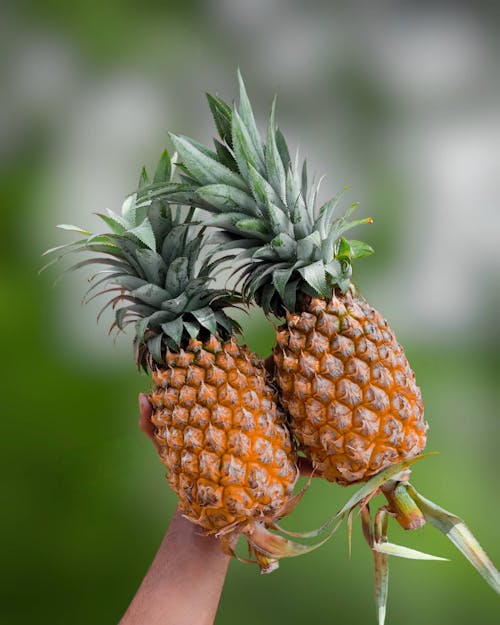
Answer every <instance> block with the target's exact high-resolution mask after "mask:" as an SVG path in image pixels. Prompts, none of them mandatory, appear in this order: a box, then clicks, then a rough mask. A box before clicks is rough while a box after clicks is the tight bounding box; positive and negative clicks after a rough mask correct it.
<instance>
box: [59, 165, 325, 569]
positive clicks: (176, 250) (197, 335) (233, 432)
mask: <svg viewBox="0 0 500 625" xmlns="http://www.w3.org/2000/svg"><path fill="white" fill-rule="evenodd" d="M171 171H172V164H171V160H170V158H169V156H168V154H167V153H164V154H163V156H162V158H161V160H160V162H159V165H158V168H157V171H156V174H155V177H154V180H153V182H154V183H155V184H169V181H170V177H171ZM148 183H149V180H148V177H147V174H146V172H145V171H144V170H143V172H142V175H141V179H140V187H139V191H138V193H137V194H136V195H133V196H131V197H129V198H127V200H126V201H125V203H124V205H123V208H122V214H121V216H119V215H116V214H114V213H112V212H111V211H108V213H107V214H102V215H100V217H101V218H102V219H103V221H104V222H105V223H106V224H107V225H108V226H109V227H110V229H111V232H110V233H107V234H99V235H92V234H91V233H90V232H88V231H85V230H82V229H81V228H78V227H75V226H67V225H63V226H61V227H62V228H64V229H67V230H68V229H69V230H76V231H77V232H79V233H80V234H83V235H84V238H83V239H81V240H79V241H77V242H75V243H70V244H69V245H66V246H60V247H58V248H54V249H52V250H49V251H48V252H49V253H57V257H56V258H55V259H54V260H57V258H59V257H60V256H61V255H64V254H66V253H74V252H84V251H88V252H91V253H92V254H93V256H92V258H90V259H88V260H84V261H81V262H79V263H76V264H75V265H74V266H73V269H74V268H80V267H84V266H87V265H93V264H97V265H103V266H104V267H106V269H105V270H104V271H100V272H98V273H97V274H95V276H93V278H92V279H91V280H92V285H91V287H90V289H89V292H88V293H87V296H89V295H90V294H92V297H95V296H97V295H103V294H108V293H112V294H113V296H112V297H111V298H110V299H109V301H108V302H107V304H106V306H105V307H104V308H107V307H109V306H112V307H113V309H114V317H115V320H114V322H113V325H112V328H116V329H117V330H118V331H119V330H123V329H125V328H126V327H127V326H129V325H134V326H135V338H134V351H135V360H136V363H137V365H138V366H140V367H142V368H143V369H144V370H145V371H150V372H151V374H152V378H153V383H154V388H153V390H152V393H151V395H150V402H151V404H152V407H153V412H152V419H151V421H152V423H153V424H154V426H155V441H156V443H157V448H158V452H159V455H160V458H161V460H162V462H163V463H164V464H165V466H166V467H167V469H168V474H167V479H168V483H169V484H170V486H171V488H172V489H173V490H174V492H175V493H176V494H177V496H178V499H179V507H180V509H181V511H182V512H183V514H184V515H185V516H186V517H187V518H188V519H190V520H191V521H192V522H193V523H196V524H197V525H200V526H201V527H202V528H203V529H204V530H205V531H206V533H211V534H216V535H217V536H218V537H219V539H220V541H221V544H222V548H223V549H224V551H225V552H226V553H228V554H231V555H235V551H234V549H235V545H236V542H237V540H238V537H239V536H240V535H244V536H245V537H246V539H247V542H248V545H249V550H250V553H251V555H252V554H253V555H254V557H255V560H254V561H256V562H257V563H258V565H259V566H260V568H261V571H262V572H270V571H272V570H273V569H274V568H276V567H277V565H278V560H279V558H281V557H284V556H293V555H298V554H300V553H305V552H307V551H310V550H311V549H312V548H314V546H305V545H301V544H298V543H293V542H292V541H290V540H288V539H286V538H283V537H281V536H279V535H275V534H271V533H270V532H269V530H268V529H267V528H269V527H273V526H274V524H275V522H276V521H277V520H278V519H280V518H281V517H283V516H284V515H285V514H287V513H288V512H289V511H290V510H291V509H292V508H293V507H294V505H295V504H296V503H297V502H298V500H299V499H300V496H301V494H300V493H299V494H298V495H295V496H293V489H294V486H295V483H296V481H297V478H298V468H297V463H296V460H297V458H296V452H295V449H294V447H293V444H292V441H291V437H290V434H289V432H288V429H287V428H286V426H285V423H284V416H283V413H282V411H281V409H280V408H279V407H278V405H277V402H276V391H275V389H274V388H273V387H272V386H271V384H270V383H269V380H268V378H267V373H266V370H265V368H264V365H263V362H262V361H260V360H259V359H258V358H257V357H256V356H255V355H254V354H252V353H251V352H250V351H249V350H248V349H247V348H246V347H244V346H241V345H239V344H238V342H237V340H236V337H235V332H237V331H239V326H238V324H237V323H236V322H235V321H234V320H233V319H232V318H231V317H230V316H229V315H228V313H227V310H228V309H229V308H231V307H234V306H236V305H237V304H239V303H240V302H241V297H240V296H239V295H237V294H236V293H232V292H230V291H228V290H226V289H215V288H212V287H211V286H210V283H211V282H212V280H213V277H214V274H215V273H216V272H217V271H218V270H219V269H220V262H221V261H218V260H213V258H212V257H211V256H210V254H207V253H206V251H205V250H206V246H207V241H206V236H205V232H204V229H203V228H200V227H199V225H198V222H197V221H195V220H194V219H193V214H194V209H189V210H188V211H187V213H186V214H184V213H183V211H182V210H181V209H180V208H178V209H177V210H176V211H175V212H174V211H173V210H172V207H171V205H170V204H169V203H168V202H166V201H164V200H161V199H155V200H150V199H149V196H148V192H147V191H146V187H147V185H148ZM95 254H101V256H95ZM52 262H54V261H52ZM102 274H104V276H102ZM101 287H102V288H103V290H101V291H98V292H97V293H95V295H94V292H95V291H96V289H99V288H101Z"/></svg>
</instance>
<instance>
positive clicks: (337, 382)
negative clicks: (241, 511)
mask: <svg viewBox="0 0 500 625" xmlns="http://www.w3.org/2000/svg"><path fill="white" fill-rule="evenodd" d="M238 78H239V85H240V98H239V106H236V105H235V106H233V107H231V106H229V105H228V104H227V103H225V102H224V101H223V100H222V99H221V98H219V97H215V96H211V95H208V100H209V106H210V109H211V112H212V115H213V117H214V121H215V124H216V127H217V130H218V133H219V138H218V139H215V141H214V147H215V150H212V149H209V148H207V147H206V146H203V145H201V144H200V143H198V142H197V141H195V140H193V139H190V138H189V137H186V136H183V135H174V134H171V138H172V141H173V143H174V145H175V147H176V150H177V152H178V153H179V155H180V159H181V163H180V164H179V166H180V169H181V172H182V173H181V175H180V180H179V181H178V182H177V183H170V184H168V185H162V184H158V185H155V184H153V185H151V186H150V187H149V194H150V197H151V198H154V197H160V198H163V199H166V200H167V201H170V202H180V203H186V204H189V205H191V206H196V207H198V208H200V209H204V210H205V211H207V212H208V213H209V214H210V216H209V217H208V218H207V219H206V220H205V224H206V225H207V226H209V227H211V228H213V229H214V234H213V235H212V239H211V240H212V242H213V243H216V244H217V245H218V246H219V248H218V249H219V251H220V252H222V253H228V254H230V255H231V254H232V255H234V257H235V262H236V261H240V265H239V267H238V266H237V267H236V270H235V273H236V274H237V275H238V276H239V282H238V284H242V292H243V294H244V296H245V297H246V298H248V299H249V300H253V301H254V302H255V303H257V305H259V306H260V307H261V308H262V309H263V310H264V312H265V313H266V314H267V315H271V314H272V315H275V316H277V317H284V320H285V323H284V324H283V325H280V326H279V327H278V328H277V330H276V346H275V348H274V350H273V355H272V356H273V358H272V361H273V365H274V366H273V368H274V376H275V382H276V384H277V386H278V389H279V393H280V401H281V404H282V406H283V407H284V408H285V409H286V410H287V412H288V415H289V427H290V429H291V432H292V435H293V437H294V438H296V440H297V441H298V443H299V446H300V447H299V448H300V451H301V452H302V453H303V454H304V455H305V456H306V457H307V458H309V459H310V460H311V461H312V464H313V468H314V471H315V473H316V475H320V476H323V477H324V478H326V479H327V480H329V481H331V482H336V483H338V484H341V485H344V486H345V485H349V484H355V483H362V482H367V483H366V484H364V485H363V486H362V487H361V488H360V490H359V491H358V492H357V493H356V494H355V495H353V496H352V497H351V498H350V499H349V501H348V503H347V504H346V506H344V508H342V510H341V511H340V512H339V513H338V514H337V515H335V516H334V517H333V518H332V520H331V523H333V521H334V520H335V519H339V520H341V519H343V518H344V517H347V518H348V523H349V527H350V523H351V521H352V513H353V511H354V509H355V508H356V507H359V508H360V512H361V520H362V525H363V530H364V535H365V537H366V540H367V542H368V544H369V545H370V547H371V549H372V551H373V555H374V560H375V573H376V574H375V579H376V600H377V607H378V618H379V623H383V622H384V618H385V604H386V599H387V583H388V555H397V556H400V557H407V558H426V559H439V558H434V557H433V556H429V555H427V554H422V553H420V552H415V551H414V550H411V549H407V548H405V547H402V546H398V545H393V544H391V543H388V542H387V520H388V515H390V516H393V517H395V518H396V520H397V521H398V522H399V523H400V525H402V527H404V528H405V529H414V528H417V527H420V526H421V525H422V524H423V523H425V521H426V520H428V521H430V522H431V523H432V524H433V525H435V526H436V527H437V528H438V529H439V530H440V531H442V532H443V533H445V534H446V535H447V536H448V537H449V538H450V539H451V540H452V541H453V542H454V544H455V545H456V546H457V547H458V548H459V549H460V550H461V551H462V552H463V553H464V555H465V556H466V557H467V558H468V559H469V560H470V561H471V562H472V564H473V565H474V566H475V567H476V568H477V570H478V571H479V572H480V573H481V575H482V576H483V577H484V578H485V580H486V581H487V582H488V583H489V584H490V585H491V586H492V587H493V588H494V589H495V590H496V591H497V592H500V575H499V573H498V571H497V570H496V568H495V567H494V566H493V564H492V563H491V561H490V560H489V559H488V557H487V556H486V554H485V553H484V551H483V550H482V548H481V547H480V545H479V543H477V541H476V540H475V538H474V537H473V536H472V534H471V533H470V531H469V530H468V528H467V527H466V525H465V524H464V523H463V521H462V520H461V519H459V518H458V517H456V516H455V515H452V514H451V513H448V512H446V511H445V510H443V509H442V508H440V507H439V506H437V505H436V504H433V503H432V502H430V501H428V500H427V499H425V498H423V497H422V496H421V495H420V494H419V493H418V492H417V491H416V490H415V489H414V487H413V486H412V485H411V484H410V483H409V467H410V465H412V464H413V463H414V462H415V461H416V460H419V459H420V458H422V457H423V456H422V455H420V454H421V452H422V450H423V449H424V447H425V443H426V431H427V424H426V423H425V420H424V410H423V403H422V397H421V393H420V389H419V388H418V386H417V384H416V382H415V376H414V374H413V372H412V370H411V368H410V365H409V363H408V361H407V359H406V356H405V354H404V351H403V349H402V347H401V346H400V345H399V344H398V342H397V340H396V337H395V335H394V332H393V331H392V330H391V328H390V327H389V325H388V323H387V322H386V321H385V320H384V318H383V317H382V316H381V315H380V313H378V312H377V311H376V310H375V309H374V308H372V307H371V306H370V305H369V304H368V303H367V302H366V301H365V300H364V299H363V298H362V297H361V296H360V295H359V294H358V293H357V291H356V289H355V287H354V285H353V284H352V281H351V275H352V261H353V260H355V259H357V258H361V257H364V256H368V255H369V254H371V253H372V252H373V250H372V249H371V247H370V246H369V245H367V244H366V243H363V242H361V241H358V240H347V239H345V238H344V236H343V235H344V234H345V233H346V232H347V231H348V230H350V229H351V228H353V227H354V226H357V225H360V224H364V223H370V222H371V219H361V220H351V214H352V211H353V210H354V209H355V208H356V204H353V205H351V207H350V208H349V209H348V210H347V211H346V212H345V214H344V215H342V216H340V217H336V216H335V210H336V208H337V206H338V204H339V199H340V197H341V193H340V194H338V196H337V197H335V198H333V199H332V200H329V201H328V202H326V203H325V204H323V205H322V206H320V207H318V205H317V194H318V187H319V184H311V185H310V184H309V182H308V174H307V168H306V164H305V162H304V164H303V165H302V167H301V168H300V167H299V159H298V155H297V157H296V158H295V159H294V160H293V161H292V159H291V157H290V153H289V150H288V147H287V144H286V141H285V139H284V137H283V134H282V133H281V131H280V130H279V129H277V128H276V127H275V102H273V105H272V109H271V114H270V117H269V124H268V128H267V142H266V143H264V142H263V141H262V140H261V137H260V134H259V132H258V129H257V126H256V123H255V119H254V115H253V112H252V107H251V105H250V102H249V99H248V96H247V93H246V89H245V86H244V83H243V80H242V79H241V75H240V74H238ZM378 493H383V494H384V495H385V497H386V499H387V505H386V506H384V507H382V508H381V509H380V510H379V511H378V512H377V513H376V514H375V515H374V517H372V515H371V513H370V501H371V500H372V499H373V497H374V496H375V495H377V494H378Z"/></svg>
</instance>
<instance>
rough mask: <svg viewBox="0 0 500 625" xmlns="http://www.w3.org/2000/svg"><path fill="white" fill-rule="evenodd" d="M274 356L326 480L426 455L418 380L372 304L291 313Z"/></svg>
mask: <svg viewBox="0 0 500 625" xmlns="http://www.w3.org/2000/svg"><path fill="white" fill-rule="evenodd" d="M276 335H277V344H276V346H275V348H274V350H273V356H274V363H275V370H276V382H277V385H278V387H279V389H280V393H281V402H282V404H283V407H284V408H285V409H286V410H287V411H288V413H289V415H290V426H291V430H292V433H293V435H294V436H295V437H296V438H297V440H298V441H299V444H300V447H301V449H302V450H303V451H304V452H305V454H306V455H307V456H308V457H309V458H310V460H311V461H312V463H313V466H314V467H315V468H316V470H317V472H318V474H319V475H322V476H323V477H325V478H326V479H327V480H329V481H332V482H337V483H339V484H342V485H348V484H352V483H354V482H363V481H366V480H367V479H369V478H370V477H371V476H372V475H375V474H376V473H378V472H379V471H381V470H382V469H384V468H385V467H387V466H390V465H392V464H394V463H396V462H399V461H401V460H405V459H406V458H410V457H413V456H415V455H417V454H419V453H420V452H421V451H422V450H423V449H424V447H425V443H426V431H427V424H426V423H425V421H424V406H423V402H422V396H421V392H420V389H419V387H418V386H417V384H416V382H415V374H414V373H413V371H412V370H411V368H410V365H409V363H408V360H407V359H406V356H405V354H404V351H403V348H402V347H401V345H399V343H398V342H397V340H396V337H395V335H394V332H393V331H392V330H391V328H390V327H389V325H388V323H387V321H386V320H385V319H384V318H383V317H382V316H381V315H380V313H378V312H377V311H376V310H375V309H374V308H372V307H371V306H370V305H369V304H368V303H367V302H366V301H365V300H363V299H361V298H359V297H357V296H355V295H353V294H352V293H351V292H348V293H347V294H345V295H343V294H334V295H333V297H332V298H331V300H330V301H325V300H323V299H317V298H312V299H309V300H307V301H306V302H305V306H304V311H303V312H301V313H287V315H286V324H285V325H283V326H280V327H279V328H278V329H277V331H276Z"/></svg>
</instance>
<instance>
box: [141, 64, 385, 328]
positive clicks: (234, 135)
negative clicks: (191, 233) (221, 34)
mask: <svg viewBox="0 0 500 625" xmlns="http://www.w3.org/2000/svg"><path fill="white" fill-rule="evenodd" d="M238 81H239V106H236V105H235V106H234V107H231V106H229V104H227V103H225V102H224V101H223V100H222V99H221V98H219V97H216V96H212V95H210V94H207V97H208V103H209V107H210V110H211V113H212V116H213V118H214V122H215V126H216V128H217V131H218V133H219V139H220V140H215V147H216V152H213V151H211V150H209V149H208V148H206V147H205V146H203V145H201V144H199V143H198V142H196V141H194V140H193V139H190V138H188V137H185V136H182V135H173V134H171V135H170V136H171V138H172V141H173V143H174V145H175V148H176V150H177V152H178V153H179V155H180V158H181V160H182V163H181V167H182V168H183V171H184V175H183V176H182V181H183V183H184V186H183V187H182V191H183V192H184V193H188V194H189V197H190V204H191V205H192V206H197V207H199V208H203V209H205V210H207V211H209V212H211V213H213V216H212V217H211V218H209V219H208V220H207V221H206V224H207V225H208V226H211V227H213V228H218V229H220V230H221V231H223V232H224V233H225V234H226V235H228V236H227V237H226V238H224V237H221V238H219V240H218V241H219V243H220V247H219V250H220V251H221V252H227V251H229V250H230V251H231V254H232V255H233V257H234V259H235V262H238V263H239V271H237V272H236V273H237V274H239V278H240V280H241V282H242V291H243V295H244V296H245V298H247V299H253V300H254V301H255V302H257V304H259V305H260V306H262V307H263V309H264V311H265V312H266V314H269V313H273V314H275V315H277V316H280V315H282V314H283V313H284V312H285V310H286V309H288V310H295V308H296V307H297V306H300V304H301V302H302V297H297V295H300V294H302V295H304V294H305V295H310V296H319V297H322V298H328V297H330V296H331V294H332V292H333V290H334V289H340V290H342V291H344V292H345V291H346V290H347V289H348V288H349V285H350V278H351V274H352V261H353V260H354V259H356V258H362V257H364V256H367V255H368V254H370V253H372V252H373V250H372V249H371V247H370V246H369V245H367V244H366V243H363V242H361V241H352V242H351V241H347V240H346V239H344V238H343V237H342V235H343V234H344V233H345V232H347V231H348V230H350V229H351V228H353V227H355V226H357V225H360V224H365V223H371V219H361V220H350V215H351V213H352V211H353V210H354V209H355V208H356V206H357V205H356V204H352V205H351V207H350V208H349V209H348V210H347V211H346V212H345V214H344V215H341V216H340V217H336V216H335V211H336V208H337V206H338V203H339V200H340V197H341V195H342V191H344V189H343V190H342V191H341V193H339V194H338V195H337V196H336V197H335V198H333V199H332V200H330V201H328V202H326V203H325V204H324V205H323V206H321V207H318V206H317V196H318V189H319V183H317V184H312V185H311V186H309V184H308V175H307V165H306V162H305V161H304V162H303V164H302V166H299V158H298V154H297V156H296V157H295V159H294V161H293V162H292V160H291V158H290V151H289V149H288V146H287V143H286V140H285V138H284V136H283V134H282V133H281V131H279V130H278V129H277V128H276V125H275V109H276V101H273V104H272V107H271V113H270V115H269V122H268V128H267V143H264V142H263V141H262V139H261V137H260V135H259V132H258V129H257V126H256V123H255V118H254V114H253V111H252V107H251V104H250V101H249V99H248V95H247V92H246V89H245V85H244V82H243V80H242V78H241V74H240V73H239V72H238ZM150 190H151V192H154V193H155V194H156V195H157V197H162V198H163V199H165V200H166V201H174V197H178V194H179V192H180V191H181V185H180V184H179V186H178V187H177V188H176V187H175V185H172V184H169V185H168V186H166V187H163V188H162V187H161V185H160V186H158V185H153V186H151V187H150ZM292 289H294V290H295V291H296V292H295V293H292Z"/></svg>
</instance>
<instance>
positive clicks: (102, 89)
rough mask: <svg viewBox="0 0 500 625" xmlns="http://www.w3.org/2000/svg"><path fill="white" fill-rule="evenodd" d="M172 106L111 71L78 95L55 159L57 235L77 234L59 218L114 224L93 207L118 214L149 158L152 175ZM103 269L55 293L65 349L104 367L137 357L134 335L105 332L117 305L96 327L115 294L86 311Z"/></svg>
mask: <svg viewBox="0 0 500 625" xmlns="http://www.w3.org/2000/svg"><path fill="white" fill-rule="evenodd" d="M166 111H168V106H167V102H166V98H165V95H164V94H163V93H160V92H158V91H156V90H155V89H154V88H153V86H152V85H151V83H148V82H145V81H143V80H142V79H140V78H139V77H134V76H133V75H128V74H126V75H118V76H117V75H115V76H113V77H106V78H105V79H103V80H101V81H99V82H93V83H92V84H89V85H85V88H83V89H82V88H80V89H79V90H78V92H75V93H73V94H72V97H71V99H70V100H69V102H68V108H67V111H66V113H67V114H66V116H65V117H64V118H63V119H62V120H61V122H62V123H63V124H64V128H62V129H61V132H60V133H59V135H58V139H59V142H58V144H57V145H56V146H55V149H54V160H53V162H52V164H51V166H52V169H53V174H52V177H53V180H54V181H57V182H56V183H55V184H54V186H53V188H52V190H51V193H50V196H51V205H52V207H53V211H52V212H51V214H50V215H49V216H48V215H46V216H45V220H44V221H45V224H44V228H50V231H51V233H52V234H51V240H53V241H56V242H61V240H62V239H64V238H65V239H67V240H71V238H70V237H71V234H68V233H56V231H55V230H54V229H53V224H55V223H61V222H64V223H75V224H77V225H81V226H83V227H85V228H88V229H89V230H91V231H93V232H95V231H96V230H97V229H99V230H104V231H106V230H107V227H106V226H105V225H104V224H103V223H102V222H101V221H100V220H99V219H98V218H97V217H96V216H95V215H93V214H92V213H95V212H100V211H103V210H104V208H106V207H109V208H111V209H112V210H115V211H118V212H119V210H120V206H121V204H122V202H123V200H124V198H125V196H126V195H127V194H128V193H130V192H132V191H134V188H135V185H136V183H137V182H138V179H139V173H140V166H141V163H143V162H145V161H149V170H150V173H152V171H154V167H155V166H156V159H157V158H158V157H159V155H160V153H161V150H162V149H163V148H164V147H165V144H166V135H165V134H164V133H162V132H161V130H159V129H162V128H163V127H164V125H165V116H166V114H167V113H166ZM155 148H156V149H155ZM46 236H48V235H46ZM83 258H84V256H82V259H83ZM98 269H100V268H99V267H96V268H95V269H94V267H93V266H91V267H90V268H89V269H88V270H85V269H84V270H81V271H78V272H76V273H73V274H71V275H70V276H69V277H68V278H67V279H66V280H63V281H62V282H61V284H60V286H59V287H58V289H57V291H56V292H57V296H58V298H59V307H60V314H61V317H60V320H59V324H58V325H59V330H58V334H59V336H60V338H61V342H62V344H64V346H65V350H64V351H65V353H67V354H71V352H72V351H75V352H77V353H78V355H79V356H78V357H79V358H86V357H88V358H89V360H90V361H92V362H94V363H95V362H101V363H102V364H103V365H104V366H105V365H106V362H109V361H113V360H115V359H116V358H121V357H122V356H126V357H129V358H130V356H131V338H130V336H129V337H127V338H125V337H123V338H120V339H119V340H118V341H117V342H116V347H114V346H113V343H112V341H111V340H110V339H108V338H106V332H107V329H108V327H109V325H110V324H111V321H112V313H111V312H110V311H109V312H108V313H106V314H105V315H103V318H102V321H101V323H100V325H99V327H96V321H95V316H96V313H97V311H98V310H99V308H100V306H98V303H100V304H101V305H104V303H105V302H106V297H109V295H108V296H106V295H105V296H103V297H102V298H100V300H98V302H93V303H92V304H91V305H89V306H88V307H87V309H86V310H85V311H82V310H81V309H80V305H79V302H80V300H81V298H82V295H83V293H84V291H85V289H86V288H87V287H88V284H87V282H86V280H85V276H86V275H89V274H90V273H91V272H94V273H95V271H97V270H98ZM68 320H76V321H71V322H69V323H68ZM72 345H73V348H71V346H72Z"/></svg>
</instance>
